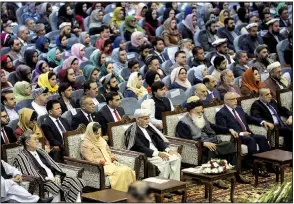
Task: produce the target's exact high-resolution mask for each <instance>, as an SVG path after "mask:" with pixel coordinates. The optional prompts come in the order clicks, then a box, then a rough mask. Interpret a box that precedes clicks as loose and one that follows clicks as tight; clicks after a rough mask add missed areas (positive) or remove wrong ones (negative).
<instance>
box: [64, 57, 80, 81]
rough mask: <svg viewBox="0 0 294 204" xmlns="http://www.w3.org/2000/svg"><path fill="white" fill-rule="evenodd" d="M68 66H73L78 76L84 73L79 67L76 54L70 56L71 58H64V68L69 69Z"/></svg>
mask: <svg viewBox="0 0 294 204" xmlns="http://www.w3.org/2000/svg"><path fill="white" fill-rule="evenodd" d="M67 68H72V69H73V70H74V72H75V75H76V76H80V75H81V74H83V72H82V71H81V70H80V68H79V60H78V58H77V57H75V56H70V57H69V58H67V59H66V60H64V63H63V65H62V69H67Z"/></svg>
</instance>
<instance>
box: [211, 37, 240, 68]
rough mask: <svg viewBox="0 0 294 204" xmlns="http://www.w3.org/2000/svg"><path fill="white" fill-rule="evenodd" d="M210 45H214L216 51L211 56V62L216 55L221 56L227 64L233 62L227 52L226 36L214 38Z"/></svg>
mask: <svg viewBox="0 0 294 204" xmlns="http://www.w3.org/2000/svg"><path fill="white" fill-rule="evenodd" d="M212 45H213V46H215V49H216V52H215V53H214V54H213V55H212V57H211V60H210V62H211V63H213V61H214V59H215V57H216V56H223V57H224V58H225V60H226V64H227V65H230V64H232V63H234V62H235V61H234V59H233V57H232V56H231V55H230V54H229V49H228V46H227V39H226V38H219V39H217V40H215V41H214V42H213V43H212Z"/></svg>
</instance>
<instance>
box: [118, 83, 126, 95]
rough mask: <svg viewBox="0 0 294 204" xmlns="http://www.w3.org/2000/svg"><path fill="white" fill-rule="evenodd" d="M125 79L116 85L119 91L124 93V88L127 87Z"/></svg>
mask: <svg viewBox="0 0 294 204" xmlns="http://www.w3.org/2000/svg"><path fill="white" fill-rule="evenodd" d="M127 83H128V82H127V81H124V82H122V83H120V84H119V85H118V88H119V91H120V92H121V93H124V92H125V90H126V88H127Z"/></svg>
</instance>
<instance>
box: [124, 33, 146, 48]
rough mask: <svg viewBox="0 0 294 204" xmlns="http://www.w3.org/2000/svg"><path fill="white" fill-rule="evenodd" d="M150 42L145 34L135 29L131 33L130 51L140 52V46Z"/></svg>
mask: <svg viewBox="0 0 294 204" xmlns="http://www.w3.org/2000/svg"><path fill="white" fill-rule="evenodd" d="M146 43H149V42H148V39H147V38H146V37H145V34H144V33H142V32H140V31H135V32H133V33H132V35H131V45H130V46H129V47H128V51H129V52H139V47H140V46H141V45H144V44H146Z"/></svg>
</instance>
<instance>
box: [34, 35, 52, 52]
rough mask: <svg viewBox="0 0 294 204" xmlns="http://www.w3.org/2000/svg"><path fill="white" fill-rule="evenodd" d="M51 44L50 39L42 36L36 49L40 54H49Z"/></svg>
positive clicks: (37, 42)
mask: <svg viewBox="0 0 294 204" xmlns="http://www.w3.org/2000/svg"><path fill="white" fill-rule="evenodd" d="M49 44H50V39H49V38H47V37H45V36H41V37H39V38H38V40H37V41H36V48H37V50H38V51H39V52H40V53H47V52H48V51H49Z"/></svg>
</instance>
